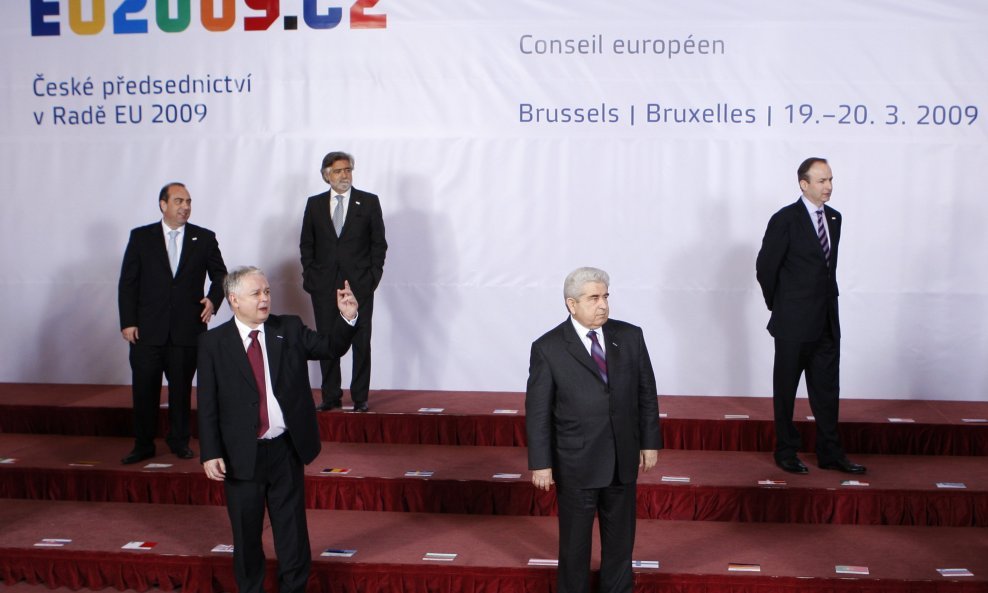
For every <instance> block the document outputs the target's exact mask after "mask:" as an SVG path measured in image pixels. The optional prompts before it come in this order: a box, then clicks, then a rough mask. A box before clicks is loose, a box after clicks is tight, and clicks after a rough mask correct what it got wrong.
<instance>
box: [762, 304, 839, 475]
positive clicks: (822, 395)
mask: <svg viewBox="0 0 988 593" xmlns="http://www.w3.org/2000/svg"><path fill="white" fill-rule="evenodd" d="M804 372H805V374H806V392H807V396H808V397H809V400H810V409H811V410H812V411H813V417H814V419H815V420H816V454H817V461H818V463H830V462H833V461H837V460H838V459H842V458H843V457H844V449H843V448H842V447H841V444H840V436H839V434H838V431H837V421H838V416H839V415H840V338H839V337H835V336H834V335H833V332H832V331H831V329H830V324H829V323H828V324H827V325H826V329H824V332H823V335H822V336H821V337H820V339H818V340H815V341H812V342H795V341H789V340H780V339H778V338H776V340H775V368H774V370H773V374H772V400H773V407H774V412H775V459H776V460H777V461H781V460H785V459H791V458H793V457H795V456H796V452H797V451H799V450H800V448H801V447H802V439H801V438H800V434H799V430H798V429H797V428H796V425H795V423H794V422H793V410H794V408H795V402H796V390H797V388H798V387H799V377H800V375H801V374H803V373H804Z"/></svg>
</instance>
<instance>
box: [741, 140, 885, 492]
mask: <svg viewBox="0 0 988 593" xmlns="http://www.w3.org/2000/svg"><path fill="white" fill-rule="evenodd" d="M796 174H797V177H798V179H799V187H800V189H801V190H802V192H803V193H802V196H800V198H799V199H798V200H796V202H795V203H794V204H790V205H788V206H786V207H785V208H783V209H781V210H779V211H778V212H776V213H775V214H774V215H773V216H772V218H771V219H770V220H769V221H768V228H767V229H765V237H764V239H762V247H761V250H760V251H759V252H758V259H757V261H756V263H755V269H756V276H757V278H758V283H759V284H760V285H761V287H762V294H763V295H764V297H765V304H766V305H767V306H768V309H769V311H771V312H772V315H771V317H770V318H769V322H768V331H769V333H770V334H771V335H772V337H773V338H775V369H774V371H773V374H772V399H773V406H774V411H775V463H776V465H778V466H779V467H780V468H782V469H783V470H785V471H787V472H790V473H796V474H805V473H807V472H809V469H808V468H807V467H806V465H805V464H803V462H802V461H800V459H799V458H798V457H797V456H796V452H797V451H798V450H799V448H800V446H801V439H800V434H799V431H798V430H797V429H796V425H795V424H794V423H793V421H792V415H793V407H794V405H795V400H796V389H797V387H798V386H799V377H800V375H801V374H803V372H804V371H805V373H806V391H807V393H808V395H809V400H810V408H811V409H812V410H813V417H814V418H815V420H816V429H817V438H816V453H817V463H818V464H819V466H820V467H821V468H823V469H836V470H840V471H842V472H846V473H852V474H860V473H864V472H865V467H864V466H862V465H858V464H856V463H852V462H851V461H849V460H848V459H847V457H846V456H845V454H844V449H843V447H842V446H841V444H840V437H839V435H838V433H837V418H838V409H839V396H840V318H839V316H838V311H837V295H838V290H837V254H838V248H839V246H840V233H841V215H840V212H838V211H836V210H834V209H833V208H831V207H830V206H827V205H826V203H827V202H829V201H830V195H831V193H832V192H833V180H834V175H833V173H832V172H831V169H830V165H829V164H828V163H827V161H826V160H825V159H821V158H808V159H806V160H805V161H803V162H802V164H800V165H799V169H798V170H797V172H796Z"/></svg>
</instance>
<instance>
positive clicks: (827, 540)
mask: <svg viewBox="0 0 988 593" xmlns="http://www.w3.org/2000/svg"><path fill="white" fill-rule="evenodd" d="M129 393H130V391H129V387H127V386H76V385H11V384H0V526H2V528H0V584H2V586H3V588H4V590H11V591H14V592H15V593H41V588H44V589H45V590H47V588H49V587H50V588H60V589H63V590H65V591H68V590H72V591H75V590H78V589H80V588H82V589H92V590H106V591H107V593H109V591H110V590H129V591H137V592H144V591H147V590H149V589H153V590H164V591H171V590H178V591H183V592H188V593H199V592H202V593H222V592H227V591H233V590H234V584H233V579H232V561H231V558H230V555H229V553H227V552H214V551H213V549H214V548H215V547H216V546H217V545H220V544H229V543H231V542H230V541H229V540H230V528H229V523H228V520H227V518H226V513H225V509H224V508H223V507H222V504H223V489H222V485H221V484H218V483H215V482H211V481H209V480H207V479H206V478H205V476H204V475H203V473H202V469H201V467H200V465H199V463H198V461H197V460H181V459H178V458H176V457H175V456H173V455H171V454H169V453H167V449H166V448H165V447H164V444H163V442H162V441H160V440H159V442H158V446H159V452H160V453H161V454H160V455H158V456H157V457H155V458H152V459H150V460H148V461H147V462H145V463H142V464H138V465H136V466H123V465H120V463H119V460H120V458H121V457H122V456H123V455H124V454H125V453H126V452H127V451H129V449H130V447H131V444H132V440H131V439H130V438H129V437H128V436H127V435H129V433H130V422H131V419H130V395H129ZM316 396H317V394H314V398H315V397H316ZM659 401H660V408H661V411H662V412H663V414H664V415H665V417H664V418H663V420H662V423H663V424H662V426H663V431H664V439H665V443H666V446H667V448H666V449H665V450H663V451H662V452H661V453H660V455H659V464H658V466H657V467H656V468H655V470H653V471H652V472H649V473H648V474H645V475H643V476H642V478H641V480H640V489H639V498H638V514H639V523H638V533H639V536H638V540H637V544H636V549H635V559H636V560H642V561H656V562H658V568H637V569H636V571H635V574H636V576H635V579H636V588H635V591H636V593H651V592H656V593H658V592H661V593H795V592H802V591H809V592H819V593H845V592H846V593H927V592H929V593H953V592H963V593H988V530H986V526H988V463H985V457H986V455H988V445H986V444H988V423H986V422H985V418H986V417H988V404H986V403H982V402H923V401H894V400H871V401H864V400H846V401H844V402H842V419H843V424H842V434H843V438H844V439H845V442H847V443H848V444H849V446H848V448H849V450H850V451H852V458H853V459H854V460H855V461H857V462H859V463H863V464H865V465H867V466H868V468H869V471H868V473H867V474H865V475H864V476H848V475H845V474H841V473H838V472H834V471H826V470H820V469H819V468H817V467H816V466H815V458H814V456H813V455H812V454H811V453H804V454H802V455H801V457H802V458H803V459H804V461H806V463H807V464H808V465H809V466H810V469H811V471H810V474H809V475H806V476H794V475H790V474H785V473H784V472H781V471H780V470H778V469H777V468H776V467H775V466H774V464H773V463H772V456H771V453H769V452H768V451H770V450H771V442H772V426H771V418H770V415H771V401H770V399H768V398H744V397H738V398H734V397H731V398H720V397H700V396H697V397H692V396H661V397H660V400H659ZM371 407H372V409H371V412H370V413H367V414H358V413H353V412H348V411H342V412H341V411H334V412H328V413H320V414H319V416H318V418H319V422H320V428H321V430H322V434H323V438H324V443H323V452H322V453H321V455H320V456H319V458H318V459H317V460H316V461H315V462H314V463H313V464H311V465H310V466H308V468H307V469H306V502H307V507H308V509H309V510H308V514H309V525H310V530H311V532H312V546H313V557H314V561H315V564H314V569H313V578H312V580H311V581H310V587H309V593H432V592H437V593H439V592H441V593H551V592H552V591H554V568H553V567H551V566H534V565H529V560H531V559H543V560H545V559H553V558H554V557H555V554H556V519H555V517H553V516H552V515H553V514H554V513H555V498H554V495H553V494H551V493H550V494H546V493H541V492H538V491H536V490H535V489H534V488H533V487H532V486H531V484H530V483H529V482H528V477H529V474H528V471H527V467H526V466H527V464H526V451H525V448H524V441H525V434H524V395H523V394H521V393H476V392H473V393H470V392H457V393H449V392H406V391H383V392H373V393H372V394H371ZM808 414H809V410H808V407H807V406H806V402H805V400H800V402H799V405H798V406H797V416H798V417H800V418H805V416H806V415H808ZM164 420H165V415H164V414H162V423H163V428H164ZM801 424H802V428H803V429H804V430H805V435H806V436H807V437H809V438H807V446H806V449H808V450H812V442H813V439H812V433H813V430H812V428H811V424H810V422H809V421H807V420H802V421H801ZM192 446H193V448H195V449H196V450H198V443H196V442H195V441H193V443H192ZM149 464H158V465H150V467H149ZM341 470H347V471H346V472H345V473H344V472H343V471H341ZM416 472H417V473H416ZM428 472H431V474H429V473H428ZM686 479H688V480H689V481H688V482H687V481H685V480H686ZM854 479H857V484H856V485H854V482H852V481H851V480H854ZM780 481H784V482H785V483H784V484H780V483H778V482H780ZM759 482H767V483H764V484H760V483H759ZM938 483H939V484H940V485H939V486H938ZM960 485H963V488H961V487H960ZM265 537H266V538H267V539H266V545H267V547H268V550H269V555H270V556H271V557H273V552H271V542H270V539H269V534H266V536H265ZM46 538H52V539H59V538H61V539H69V540H71V542H69V543H66V544H65V545H64V546H62V547H39V546H37V545H35V544H38V543H39V542H42V540H44V539H46ZM135 541H140V542H155V545H154V546H153V547H150V548H149V549H146V550H140V549H137V550H124V549H121V547H122V546H123V545H125V544H127V543H128V542H135ZM327 548H339V549H355V550H357V552H356V553H355V554H354V555H353V556H352V557H349V558H341V557H332V558H329V557H322V556H321V555H320V554H321V553H322V552H323V551H324V550H325V549H327ZM429 553H438V554H456V557H455V558H454V559H452V560H449V561H437V560H424V559H423V558H425V556H426V554H429ZM596 558H597V556H596V554H595V562H596ZM269 562H270V563H271V564H272V566H271V570H270V571H269V573H270V574H271V575H273V574H274V572H273V560H269ZM732 564H733V565H734V566H733V568H734V569H735V570H730V568H731V565H732ZM753 565H757V567H758V569H759V570H758V571H757V572H755V571H754V570H752V569H753V568H754V566H753ZM645 566H648V564H646V565H645ZM838 566H841V567H843V568H842V569H841V572H838V569H837V567H838ZM865 568H866V569H867V574H864V572H865V570H864V569H865ZM745 569H746V570H745ZM938 569H941V570H942V569H966V570H967V571H969V572H970V573H971V575H972V576H959V573H958V572H957V571H954V572H951V571H947V570H945V571H944V572H945V574H946V575H947V576H944V574H941V572H939V571H938ZM270 584H271V585H273V583H270ZM269 591H276V589H275V588H274V587H273V586H272V587H269ZM62 593H64V591H63V592H62Z"/></svg>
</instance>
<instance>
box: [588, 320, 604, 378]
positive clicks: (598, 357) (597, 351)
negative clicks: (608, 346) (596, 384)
mask: <svg viewBox="0 0 988 593" xmlns="http://www.w3.org/2000/svg"><path fill="white" fill-rule="evenodd" d="M587 337H588V338H590V357H591V358H593V361H594V363H595V364H596V365H597V370H598V371H600V378H601V379H603V380H604V383H605V384H606V383H607V361H606V360H604V350H603V349H602V348H601V347H600V342H598V341H597V332H595V331H593V330H590V331H588V332H587Z"/></svg>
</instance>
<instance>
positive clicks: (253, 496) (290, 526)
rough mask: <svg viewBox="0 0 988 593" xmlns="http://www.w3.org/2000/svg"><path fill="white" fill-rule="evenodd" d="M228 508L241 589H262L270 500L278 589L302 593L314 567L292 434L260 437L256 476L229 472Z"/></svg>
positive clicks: (244, 592)
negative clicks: (243, 477)
mask: <svg viewBox="0 0 988 593" xmlns="http://www.w3.org/2000/svg"><path fill="white" fill-rule="evenodd" d="M224 485H225V490H226V508H227V513H228V514H229V515H230V525H231V527H232V528H233V571H234V575H235V576H236V579H237V589H238V591H239V593H263V591H264V561H265V557H264V548H263V546H262V544H261V533H262V531H263V529H264V507H265V501H266V502H267V509H268V515H269V516H270V519H271V532H272V534H273V536H274V549H275V554H276V555H277V557H278V590H279V591H280V593H304V592H305V587H306V584H307V583H308V581H309V572H310V570H311V567H312V550H311V548H310V546H309V529H308V525H306V522H305V485H304V470H303V465H302V461H301V460H300V459H299V457H298V454H297V453H296V452H295V447H294V446H293V445H292V441H291V437H290V436H289V435H288V433H283V434H282V435H281V436H279V437H278V438H275V439H271V440H259V441H258V442H257V463H256V465H255V468H254V477H253V478H252V479H250V480H238V479H235V478H230V477H227V479H226V480H225V482H224Z"/></svg>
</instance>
